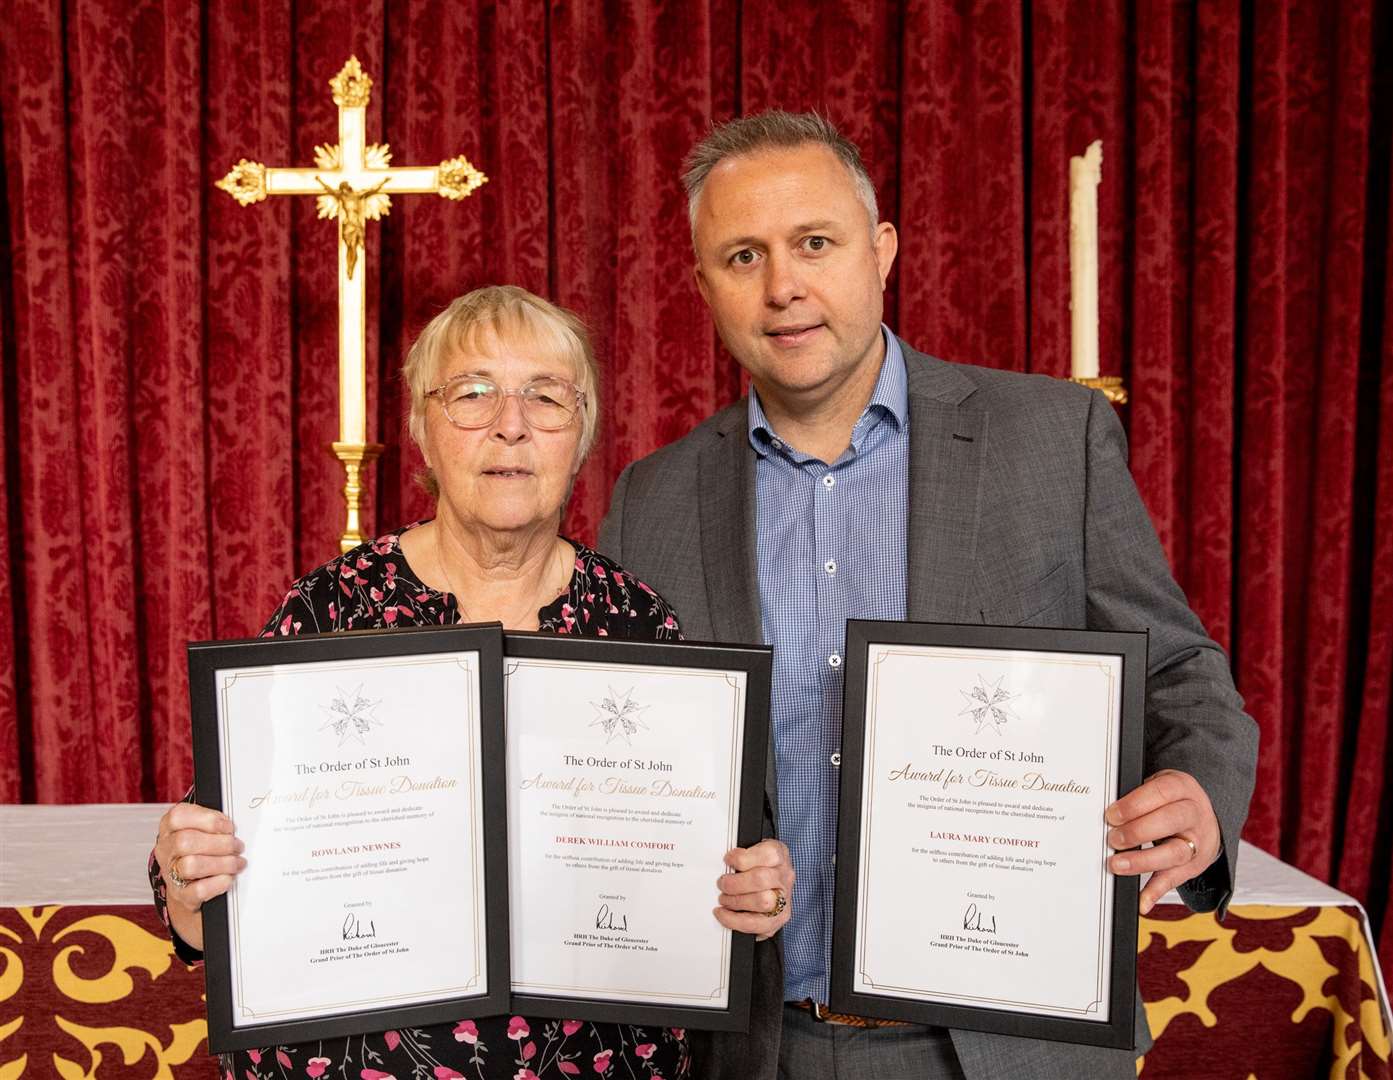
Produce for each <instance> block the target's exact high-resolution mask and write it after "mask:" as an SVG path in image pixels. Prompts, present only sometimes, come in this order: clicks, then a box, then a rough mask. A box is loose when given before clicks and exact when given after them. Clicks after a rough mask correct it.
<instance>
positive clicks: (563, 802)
mask: <svg viewBox="0 0 1393 1080" xmlns="http://www.w3.org/2000/svg"><path fill="white" fill-rule="evenodd" d="M504 652H505V665H506V668H505V670H506V673H507V674H506V677H505V680H504V681H505V687H506V696H507V717H508V835H509V844H510V849H509V850H510V859H509V870H510V879H509V883H510V891H511V896H512V907H511V912H512V925H513V938H512V978H513V1008H514V1010H515V1011H517V1012H521V1013H524V1014H525V1015H532V1014H536V1015H539V1016H554V1017H563V1018H575V1019H586V1020H610V1021H620V1022H625V1023H633V1024H654V1025H660V1026H671V1027H699V1028H712V1029H727V1030H742V1031H743V1030H745V1029H746V1027H747V1025H748V1016H749V1002H750V965H751V960H752V950H753V939H752V938H751V937H750V936H749V935H748V934H732V933H731V932H730V931H729V930H726V929H724V928H723V927H722V926H721V925H720V923H718V922H717V921H716V919H715V917H714V915H713V914H712V909H713V908H715V907H716V895H717V894H716V878H717V877H718V876H719V875H720V874H721V873H722V872H723V870H724V863H723V862H722V860H723V857H724V856H725V853H726V852H727V851H729V850H730V849H731V848H733V847H737V846H739V847H747V846H749V845H751V844H755V843H757V842H758V841H759V839H760V821H761V813H762V809H763V799H764V768H765V759H766V753H767V747H768V741H769V685H770V658H771V653H770V650H769V649H767V648H763V647H741V646H724V645H722V646H715V645H699V644H691V643H681V642H672V643H649V642H643V643H640V642H629V641H607V640H604V639H596V638H578V637H566V636H555V635H549V634H521V633H519V634H513V633H510V634H507V635H505V643H504Z"/></svg>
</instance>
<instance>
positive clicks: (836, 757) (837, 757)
mask: <svg viewBox="0 0 1393 1080" xmlns="http://www.w3.org/2000/svg"><path fill="white" fill-rule="evenodd" d="M831 761H832V764H833V765H835V766H836V767H837V768H839V769H840V768H841V767H842V752H841V751H840V750H838V751H837V752H836V753H835V754H833V755H832V758H831Z"/></svg>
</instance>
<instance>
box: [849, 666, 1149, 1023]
mask: <svg viewBox="0 0 1393 1080" xmlns="http://www.w3.org/2000/svg"><path fill="white" fill-rule="evenodd" d="M1122 664H1123V658H1122V657H1120V656H1109V655H1103V654H1076V653H1051V652H1032V651H1024V650H1021V651H1008V650H982V649H971V648H953V647H943V646H925V645H909V644H902V643H898V644H889V643H875V642H872V643H871V644H870V646H869V655H868V657H867V664H866V671H867V681H866V702H865V717H866V720H865V727H864V754H865V758H864V761H865V767H864V773H863V775H864V778H865V780H864V783H863V785H862V798H861V817H860V821H861V824H860V864H859V867H858V893H859V897H860V903H859V910H858V911H857V913H856V928H855V966H854V973H853V986H852V989H853V991H855V992H858V993H867V994H875V995H878V996H888V997H903V998H911V999H915V1000H919V1001H931V1002H938V1003H944V1004H957V1005H970V1006H978V1007H986V1008H991V1009H999V1010H1005V1011H1015V1012H1029V1013H1033V1014H1036V1015H1040V1016H1055V1017H1061V1018H1073V1019H1083V1020H1094V1021H1104V1022H1106V1021H1108V1020H1109V1015H1108V1014H1109V983H1110V971H1111V955H1112V954H1111V944H1112V938H1113V933H1112V920H1113V909H1112V904H1111V902H1110V897H1111V891H1112V887H1113V879H1112V877H1111V876H1110V875H1109V873H1108V871H1107V868H1106V860H1107V858H1108V855H1109V854H1110V850H1109V848H1108V847H1107V843H1106V828H1107V827H1106V825H1105V824H1104V821H1103V811H1104V809H1105V808H1106V807H1107V806H1108V805H1109V804H1110V803H1111V802H1112V801H1113V799H1114V798H1115V797H1116V795H1115V792H1116V789H1117V762H1118V740H1119V737H1120V730H1121V728H1120V723H1121V710H1122Z"/></svg>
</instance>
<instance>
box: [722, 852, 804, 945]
mask: <svg viewBox="0 0 1393 1080" xmlns="http://www.w3.org/2000/svg"><path fill="white" fill-rule="evenodd" d="M726 866H728V867H730V871H731V872H730V873H728V874H722V875H721V876H720V877H719V878H717V879H716V887H717V888H718V889H720V902H721V906H720V907H718V908H716V921H717V922H719V923H720V924H721V925H722V926H724V927H725V928H726V929H728V930H736V931H739V932H740V933H742V934H754V935H755V940H756V941H764V940H766V939H767V938H771V937H773V936H774V935H775V934H776V933H778V931H780V930H782V929H783V928H784V926H785V925H786V924H787V923H788V920H789V919H790V918H791V917H792V915H793V912H792V910H791V909H790V907H789V904H790V903H792V901H793V863H792V862H790V861H789V857H788V848H787V847H785V846H784V845H783V844H782V843H780V842H779V841H778V840H761V841H760V842H759V843H758V844H756V845H755V846H754V847H748V848H732V849H731V850H730V851H728V852H727V853H726Z"/></svg>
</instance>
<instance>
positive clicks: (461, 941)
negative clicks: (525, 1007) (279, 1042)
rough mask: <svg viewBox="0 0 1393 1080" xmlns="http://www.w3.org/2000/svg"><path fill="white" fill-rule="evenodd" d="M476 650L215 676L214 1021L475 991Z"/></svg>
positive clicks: (483, 966)
mask: <svg viewBox="0 0 1393 1080" xmlns="http://www.w3.org/2000/svg"><path fill="white" fill-rule="evenodd" d="M479 669H480V661H479V654H478V653H476V652H442V653H430V654H417V655H409V656H386V657H380V658H375V659H370V660H363V659H358V660H332V661H323V662H317V663H295V664H281V665H274V666H266V667H260V668H255V667H243V668H237V669H232V670H219V671H218V672H217V673H216V688H217V697H218V738H219V742H220V748H221V758H222V800H223V808H224V810H225V812H226V813H227V815H228V816H229V817H231V818H232V820H233V822H234V823H235V824H236V827H237V834H238V836H240V837H241V838H242V840H243V841H244V842H245V843H246V858H247V867H246V869H245V870H244V871H243V872H242V873H241V874H240V875H238V877H237V879H236V882H235V884H234V885H233V887H232V889H231V891H230V893H229V897H228V905H229V906H228V938H229V952H230V966H231V975H232V980H231V981H232V1024H233V1026H234V1027H246V1026H254V1025H259V1024H267V1023H275V1022H283V1021H289V1020H294V1019H297V1018H301V1017H312V1016H319V1015H323V1014H327V1013H335V1014H342V1013H353V1012H359V1011H366V1010H378V1009H384V1008H389V1007H395V1006H402V1005H412V1004H420V1003H424V1002H430V1001H435V1000H438V999H446V998H454V997H460V996H467V995H473V994H480V995H482V994H483V993H485V992H486V991H487V989H488V986H487V963H486V950H485V947H484V941H485V933H486V926H485V916H486V908H485V904H484V895H483V894H484V884H483V880H484V879H483V856H484V844H483V822H482V813H481V805H482V804H481V797H480V792H481V787H482V785H481V776H482V774H481V771H480V770H481V765H482V762H481V755H480V749H479V747H480V717H479V714H478V708H477V703H478V701H479Z"/></svg>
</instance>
